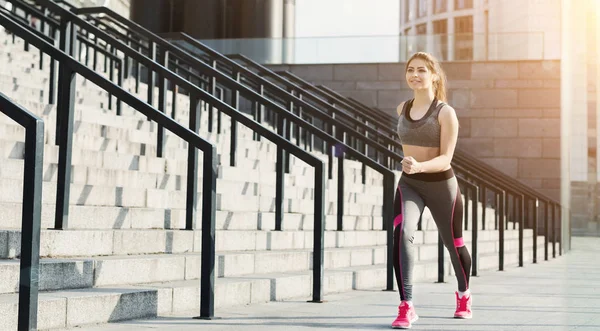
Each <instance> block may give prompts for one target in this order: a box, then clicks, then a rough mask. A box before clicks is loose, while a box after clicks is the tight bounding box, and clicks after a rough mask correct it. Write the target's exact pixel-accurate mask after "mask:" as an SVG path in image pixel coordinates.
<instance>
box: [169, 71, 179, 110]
mask: <svg viewBox="0 0 600 331" xmlns="http://www.w3.org/2000/svg"><path fill="white" fill-rule="evenodd" d="M178 64H179V60H177V59H175V67H174V68H173V72H175V74H177V75H178V74H179V70H178V69H177V65H178ZM171 85H172V87H173V94H172V95H171V96H172V98H173V99H172V100H171V104H172V107H173V108H172V109H171V118H172V119H173V120H175V116H176V115H177V94H178V90H179V86H177V85H176V84H175V82H174V81H172V82H171Z"/></svg>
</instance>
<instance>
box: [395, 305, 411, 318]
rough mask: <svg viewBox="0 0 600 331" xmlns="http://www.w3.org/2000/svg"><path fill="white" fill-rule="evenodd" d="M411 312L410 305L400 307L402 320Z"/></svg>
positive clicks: (399, 312)
mask: <svg viewBox="0 0 600 331" xmlns="http://www.w3.org/2000/svg"><path fill="white" fill-rule="evenodd" d="M409 310H410V307H409V306H408V305H400V307H398V315H399V316H400V317H402V318H406V316H408V311H409Z"/></svg>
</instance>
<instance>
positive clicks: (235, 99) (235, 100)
mask: <svg viewBox="0 0 600 331" xmlns="http://www.w3.org/2000/svg"><path fill="white" fill-rule="evenodd" d="M235 80H236V81H237V82H238V83H239V82H240V73H239V72H236V73H235ZM231 107H233V108H234V109H236V110H239V108H240V91H238V90H235V91H233V96H232V98H231ZM237 127H238V126H237V120H236V119H235V118H233V117H232V118H231V137H230V140H229V146H230V148H229V149H230V151H229V165H230V166H231V167H235V166H236V164H237Z"/></svg>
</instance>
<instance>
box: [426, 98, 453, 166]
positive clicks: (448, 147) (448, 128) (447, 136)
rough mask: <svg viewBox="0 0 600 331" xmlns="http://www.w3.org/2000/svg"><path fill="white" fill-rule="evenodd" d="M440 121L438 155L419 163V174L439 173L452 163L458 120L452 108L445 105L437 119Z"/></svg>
mask: <svg viewBox="0 0 600 331" xmlns="http://www.w3.org/2000/svg"><path fill="white" fill-rule="evenodd" d="M438 119H439V121H440V127H441V128H440V130H441V132H440V155H439V156H437V157H435V158H433V159H431V160H429V161H424V162H419V166H420V167H419V168H420V169H418V171H419V172H441V171H444V170H445V169H446V168H448V166H449V165H450V162H452V157H453V156H454V149H455V148H456V142H457V140H458V118H457V117H456V112H455V111H454V108H452V107H450V106H448V105H445V106H444V107H443V108H442V109H441V110H440V114H439V117H438Z"/></svg>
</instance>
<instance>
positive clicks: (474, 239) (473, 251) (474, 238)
mask: <svg viewBox="0 0 600 331" xmlns="http://www.w3.org/2000/svg"><path fill="white" fill-rule="evenodd" d="M471 193H472V195H471V200H472V202H473V203H472V207H471V208H473V212H472V214H473V216H472V217H473V222H472V230H471V231H472V236H471V255H472V258H471V270H472V272H471V275H473V276H477V256H478V252H477V241H478V234H479V230H478V229H477V228H478V221H477V218H478V213H477V205H478V204H477V199H478V197H479V187H477V186H474V187H473V189H472V190H471ZM484 212H485V210H484Z"/></svg>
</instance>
